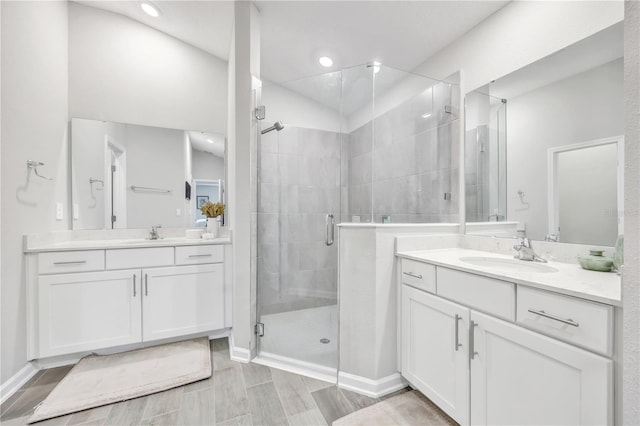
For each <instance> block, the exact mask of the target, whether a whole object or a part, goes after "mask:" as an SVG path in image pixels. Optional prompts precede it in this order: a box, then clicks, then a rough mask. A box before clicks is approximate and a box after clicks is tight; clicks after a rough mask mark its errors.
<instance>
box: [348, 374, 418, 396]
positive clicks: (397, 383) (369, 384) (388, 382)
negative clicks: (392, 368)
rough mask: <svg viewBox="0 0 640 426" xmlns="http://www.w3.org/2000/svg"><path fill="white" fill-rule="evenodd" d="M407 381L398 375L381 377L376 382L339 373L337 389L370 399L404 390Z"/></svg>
mask: <svg viewBox="0 0 640 426" xmlns="http://www.w3.org/2000/svg"><path fill="white" fill-rule="evenodd" d="M407 384H408V383H407V381H406V380H405V379H403V378H402V376H401V375H400V374H399V373H395V374H392V375H390V376H387V377H383V378H381V379H378V380H372V379H367V378H366V377H362V376H356V375H354V374H349V373H343V372H340V373H339V374H338V387H340V388H343V389H347V390H350V391H354V392H358V393H360V394H363V395H366V396H369V397H371V398H379V397H381V396H384V395H388V394H390V393H392V392H395V391H397V390H400V389H402V388H405V387H406V386H407Z"/></svg>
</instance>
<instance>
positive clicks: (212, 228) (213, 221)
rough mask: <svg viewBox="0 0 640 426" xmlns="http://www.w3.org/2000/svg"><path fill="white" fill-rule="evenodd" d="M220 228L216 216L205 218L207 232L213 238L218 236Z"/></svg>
mask: <svg viewBox="0 0 640 426" xmlns="http://www.w3.org/2000/svg"><path fill="white" fill-rule="evenodd" d="M219 230H220V222H218V218H217V217H208V218H207V232H208V233H209V234H212V235H213V238H217V237H218V231H219Z"/></svg>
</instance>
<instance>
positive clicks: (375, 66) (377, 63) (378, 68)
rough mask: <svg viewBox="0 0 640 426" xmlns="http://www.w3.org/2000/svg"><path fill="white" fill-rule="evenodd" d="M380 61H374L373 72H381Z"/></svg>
mask: <svg viewBox="0 0 640 426" xmlns="http://www.w3.org/2000/svg"><path fill="white" fill-rule="evenodd" d="M380 65H381V64H380V62H378V61H373V73H374V74H378V73H379V72H380Z"/></svg>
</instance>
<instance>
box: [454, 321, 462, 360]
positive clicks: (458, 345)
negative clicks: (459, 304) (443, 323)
mask: <svg viewBox="0 0 640 426" xmlns="http://www.w3.org/2000/svg"><path fill="white" fill-rule="evenodd" d="M461 319H462V317H461V316H460V315H458V314H456V318H455V322H456V337H455V339H454V340H453V345H454V348H455V350H456V352H457V351H458V349H459V348H460V346H462V343H458V342H459V339H458V334H459V332H460V327H459V325H458V324H459V322H460V320H461Z"/></svg>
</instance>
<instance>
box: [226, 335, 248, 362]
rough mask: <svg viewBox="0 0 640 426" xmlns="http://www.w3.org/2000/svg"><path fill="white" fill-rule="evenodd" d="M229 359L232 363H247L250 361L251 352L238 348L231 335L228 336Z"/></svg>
mask: <svg viewBox="0 0 640 426" xmlns="http://www.w3.org/2000/svg"><path fill="white" fill-rule="evenodd" d="M229 357H230V358H231V360H232V361H237V362H249V361H251V351H250V350H249V349H245V348H239V347H237V346H236V345H235V342H234V340H233V333H231V334H229Z"/></svg>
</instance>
